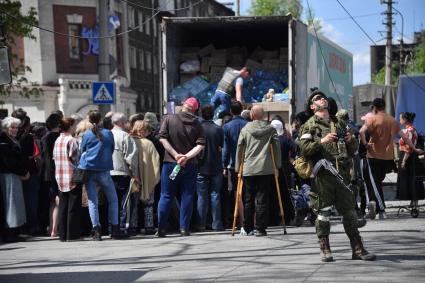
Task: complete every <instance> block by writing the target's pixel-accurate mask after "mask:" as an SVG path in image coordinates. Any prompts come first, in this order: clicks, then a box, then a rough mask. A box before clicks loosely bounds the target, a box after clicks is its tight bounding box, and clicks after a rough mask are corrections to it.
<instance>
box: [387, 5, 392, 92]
mask: <svg viewBox="0 0 425 283" xmlns="http://www.w3.org/2000/svg"><path fill="white" fill-rule="evenodd" d="M386 4H387V12H386V14H387V23H386V25H387V44H386V47H385V85H391V63H392V58H391V57H392V56H391V47H392V39H393V32H392V27H393V26H392V6H393V2H392V0H388V1H387V2H386Z"/></svg>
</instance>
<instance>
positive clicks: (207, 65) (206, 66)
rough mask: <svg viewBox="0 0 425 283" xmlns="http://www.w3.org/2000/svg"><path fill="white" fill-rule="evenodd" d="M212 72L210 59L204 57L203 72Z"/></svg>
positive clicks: (202, 61) (202, 62)
mask: <svg viewBox="0 0 425 283" xmlns="http://www.w3.org/2000/svg"><path fill="white" fill-rule="evenodd" d="M209 71H210V57H204V58H202V60H201V72H202V73H208V72H209Z"/></svg>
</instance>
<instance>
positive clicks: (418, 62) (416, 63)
mask: <svg viewBox="0 0 425 283" xmlns="http://www.w3.org/2000/svg"><path fill="white" fill-rule="evenodd" d="M406 73H407V74H424V73H425V36H422V40H421V43H420V44H419V45H418V46H417V47H416V48H415V53H414V56H413V60H412V61H410V63H409V64H408V65H407V68H406Z"/></svg>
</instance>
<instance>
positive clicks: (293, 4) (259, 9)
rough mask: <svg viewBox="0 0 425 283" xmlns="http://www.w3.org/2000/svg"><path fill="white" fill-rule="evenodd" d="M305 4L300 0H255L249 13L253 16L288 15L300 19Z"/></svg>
mask: <svg viewBox="0 0 425 283" xmlns="http://www.w3.org/2000/svg"><path fill="white" fill-rule="evenodd" d="M302 11H303V6H302V4H301V2H300V1H299V0H254V1H252V4H251V9H250V10H249V13H250V14H251V15H253V16H286V15H287V14H288V13H290V14H291V15H292V17H294V18H296V19H299V18H300V17H301V15H302Z"/></svg>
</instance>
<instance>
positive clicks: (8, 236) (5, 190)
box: [0, 117, 29, 242]
mask: <svg viewBox="0 0 425 283" xmlns="http://www.w3.org/2000/svg"><path fill="white" fill-rule="evenodd" d="M20 123H21V121H20V120H19V119H17V118H13V117H6V118H5V119H4V120H3V121H2V131H1V133H0V188H1V194H2V199H3V202H4V212H5V238H4V241H5V242H17V241H23V240H24V238H21V237H19V236H18V234H19V227H20V226H22V225H24V224H25V222H26V216H25V201H24V194H23V191H22V180H27V179H28V178H29V173H28V170H27V168H26V166H24V165H25V164H26V163H25V161H26V160H25V157H24V155H23V153H22V150H21V147H20V145H19V142H18V141H17V140H16V135H17V133H18V127H19V124H20Z"/></svg>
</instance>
